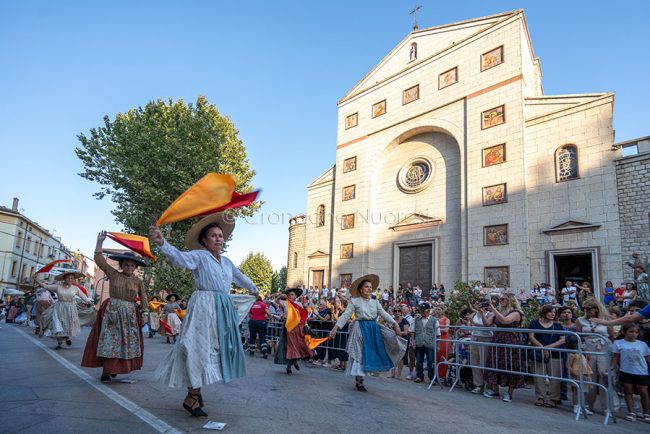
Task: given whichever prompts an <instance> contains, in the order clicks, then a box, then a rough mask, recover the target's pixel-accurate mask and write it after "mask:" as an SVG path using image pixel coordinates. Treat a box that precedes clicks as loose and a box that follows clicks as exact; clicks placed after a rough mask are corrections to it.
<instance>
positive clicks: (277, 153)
mask: <svg viewBox="0 0 650 434" xmlns="http://www.w3.org/2000/svg"><path fill="white" fill-rule="evenodd" d="M418 3H420V4H421V5H422V10H421V13H420V14H419V22H420V27H421V28H424V27H430V26H435V25H440V24H445V23H450V22H454V21H460V20H465V19H470V18H475V17H480V16H484V15H489V14H494V13H498V12H503V11H508V10H513V9H519V8H523V9H524V10H525V12H526V18H527V21H528V25H529V29H530V33H531V38H532V42H533V47H534V49H535V54H536V55H537V56H539V57H540V58H541V60H542V68H543V73H544V77H543V79H544V90H545V92H546V94H549V95H550V94H562V93H582V92H615V93H616V102H615V118H614V126H615V129H616V140H617V141H623V140H626V139H632V138H635V137H640V136H645V135H650V125H649V124H648V119H650V113H649V112H650V109H649V108H648V104H647V101H648V100H650V86H648V84H647V79H648V71H650V56H648V46H647V41H648V40H649V36H650V35H649V34H648V30H647V22H648V19H649V18H650V2H647V1H626V2H605V1H584V2H580V1H572V2H569V1H543V2H542V1H520V2H515V1H489V2H486V1H459V2H449V3H445V2H438V1H435V2H434V1H419V2H418ZM412 6H413V1H412V0H410V1H397V0H390V1H389V0H383V1H378V0H374V1H334V0H330V1H321V2H305V1H300V2H299V1H274V2H269V1H249V2H246V3H242V2H234V1H219V2H217V1H184V2H180V1H166V0H155V1H154V0H149V1H135V0H131V1H121V0H120V1H118V0H114V1H111V2H88V1H65V2H52V1H29V0H23V1H3V2H2V3H0V53H2V55H0V71H2V74H1V75H0V97H1V99H2V104H0V149H1V152H2V153H1V154H0V155H2V161H3V164H2V183H1V184H0V185H1V187H0V204H2V205H4V206H11V199H12V198H13V197H19V198H20V208H21V211H22V212H23V213H24V214H26V215H27V216H28V217H29V218H31V219H33V220H36V221H37V222H39V223H40V224H41V225H43V226H44V227H46V228H49V229H53V230H54V233H55V234H56V235H58V236H61V237H62V238H63V242H64V243H65V244H66V245H68V246H69V247H71V248H73V249H81V250H82V251H83V252H85V253H86V254H91V253H92V250H93V247H94V242H95V237H96V234H97V232H98V231H99V230H100V229H106V230H120V226H119V225H118V224H117V223H115V221H114V219H113V216H112V215H111V213H110V211H111V209H112V207H113V205H112V203H111V202H110V200H108V199H105V200H103V201H98V200H96V199H94V198H93V197H92V194H93V193H94V192H96V191H97V190H98V188H97V187H98V186H97V185H95V184H93V183H90V182H88V181H86V180H84V179H82V178H80V177H79V176H78V175H77V174H78V173H79V172H81V171H82V166H81V164H80V162H79V160H78V159H77V158H76V156H75V154H74V148H75V147H76V146H78V141H77V139H76V135H77V134H79V133H81V132H88V130H89V129H90V128H92V127H96V126H99V125H100V124H101V123H102V118H103V116H104V115H108V116H110V117H111V118H113V117H114V116H115V114H116V113H118V112H124V111H127V110H128V109H130V108H133V107H137V106H141V105H144V104H146V103H147V101H149V100H153V99H157V98H159V97H162V98H169V97H171V98H173V99H180V98H182V99H184V100H185V101H194V100H195V99H196V97H197V96H198V95H205V96H206V97H207V98H208V99H209V100H210V101H211V102H213V103H215V104H216V105H217V107H218V108H219V110H220V111H221V113H222V114H225V115H228V116H229V117H230V118H231V119H232V120H233V121H234V122H235V124H236V126H237V128H238V129H239V131H240V137H241V138H242V140H243V141H244V143H245V145H246V146H247V149H248V156H249V159H250V161H251V164H252V167H253V168H254V169H255V170H256V171H257V175H256V177H255V178H254V180H253V182H254V184H255V186H256V187H260V188H263V189H264V193H263V199H264V200H265V201H266V204H265V205H264V207H263V208H262V210H261V214H258V215H257V216H256V217H255V218H253V219H251V222H252V223H245V222H240V223H239V225H238V228H237V230H236V232H235V238H234V241H233V242H232V243H231V247H230V250H229V252H228V255H229V256H230V257H231V258H232V259H233V260H234V261H235V263H239V262H240V261H241V260H242V259H243V257H244V256H245V255H246V253H248V252H249V251H262V252H264V253H265V254H266V255H267V256H268V257H269V258H270V259H271V261H272V263H273V265H274V267H275V268H279V267H280V266H282V265H284V264H285V263H286V257H287V253H286V252H287V239H288V230H287V228H288V217H286V216H288V215H292V214H298V213H301V212H304V211H305V206H306V189H305V186H306V185H307V184H309V182H311V181H312V180H313V179H315V178H316V177H317V176H318V175H320V174H321V173H322V172H324V171H325V170H326V169H327V168H328V167H330V166H331V164H333V162H334V157H335V151H336V119H337V118H336V115H337V107H336V101H337V100H338V99H339V98H340V97H341V96H343V95H344V94H345V93H346V92H347V91H348V90H349V89H350V88H351V87H352V86H353V85H354V84H355V83H356V82H357V81H358V80H359V79H360V78H361V77H363V76H364V75H365V74H366V73H367V72H368V71H369V70H370V69H371V68H372V67H373V66H374V65H375V64H376V63H377V62H378V61H379V60H381V58H382V57H383V56H384V55H386V54H387V53H388V52H389V51H390V50H391V49H392V48H393V47H394V46H395V45H396V44H397V43H398V42H399V41H400V40H401V39H402V38H403V37H404V36H406V34H408V32H409V31H410V30H411V26H412V18H411V17H410V16H409V11H410V10H411V8H412ZM276 221H279V223H276Z"/></svg>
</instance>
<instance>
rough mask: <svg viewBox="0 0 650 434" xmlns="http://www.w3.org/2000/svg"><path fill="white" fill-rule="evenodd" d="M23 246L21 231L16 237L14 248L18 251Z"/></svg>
mask: <svg viewBox="0 0 650 434" xmlns="http://www.w3.org/2000/svg"><path fill="white" fill-rule="evenodd" d="M22 246H23V231H18V235H17V236H16V248H17V249H20V248H21V247H22Z"/></svg>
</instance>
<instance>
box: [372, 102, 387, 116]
mask: <svg viewBox="0 0 650 434" xmlns="http://www.w3.org/2000/svg"><path fill="white" fill-rule="evenodd" d="M384 114H386V100H383V101H379V102H378V103H376V104H373V105H372V117H373V118H376V117H377V116H381V115H384Z"/></svg>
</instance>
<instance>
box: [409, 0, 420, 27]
mask: <svg viewBox="0 0 650 434" xmlns="http://www.w3.org/2000/svg"><path fill="white" fill-rule="evenodd" d="M420 9H422V6H421V5H418V4H416V5H415V6H413V10H412V11H411V13H410V14H409V15H413V31H415V30H417V29H418V28H419V27H418V12H419V11H420Z"/></svg>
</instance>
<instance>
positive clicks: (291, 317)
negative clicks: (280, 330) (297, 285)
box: [284, 300, 307, 332]
mask: <svg viewBox="0 0 650 434" xmlns="http://www.w3.org/2000/svg"><path fill="white" fill-rule="evenodd" d="M305 320H307V310H306V309H305V308H304V307H301V306H299V305H297V304H296V303H294V302H293V301H291V300H287V320H286V321H285V323H284V326H285V327H286V328H287V331H288V332H290V331H291V330H293V329H295V328H296V326H297V325H298V324H300V322H301V321H302V322H304V321H305Z"/></svg>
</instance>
